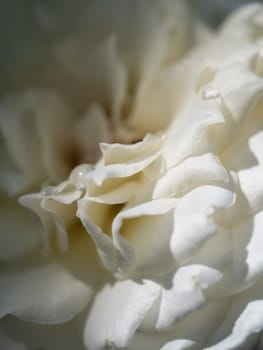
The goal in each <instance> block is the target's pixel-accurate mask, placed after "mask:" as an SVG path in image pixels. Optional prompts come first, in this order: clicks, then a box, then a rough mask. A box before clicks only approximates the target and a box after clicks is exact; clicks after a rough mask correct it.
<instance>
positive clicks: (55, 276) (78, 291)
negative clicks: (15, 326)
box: [0, 262, 92, 324]
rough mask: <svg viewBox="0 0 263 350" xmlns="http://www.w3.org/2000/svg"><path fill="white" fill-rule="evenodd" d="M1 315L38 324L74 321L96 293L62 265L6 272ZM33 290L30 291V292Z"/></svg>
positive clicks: (21, 268) (2, 275) (51, 264)
mask: <svg viewBox="0 0 263 350" xmlns="http://www.w3.org/2000/svg"><path fill="white" fill-rule="evenodd" d="M0 284H1V291H0V294H1V307H0V315H1V317H3V316H4V315H7V314H10V313H11V314H14V315H16V316H18V317H20V318H22V319H25V320H30V321H34V322H37V323H53V324H54V323H61V322H65V321H67V320H70V319H72V318H73V317H74V316H76V315H77V314H78V313H79V312H81V311H82V310H83V309H84V307H85V306H86V305H87V304H88V302H89V300H90V298H91V295H92V291H91V288H90V287H89V286H87V285H85V284H84V283H83V282H81V281H80V280H77V279H76V278H75V277H74V276H73V275H71V274H70V273H69V272H68V271H67V270H65V269H64V268H63V266H61V265H60V264H58V263H55V262H54V263H52V262H50V263H46V264H44V265H40V266H34V267H27V266H24V267H23V266H21V267H17V268H15V269H14V271H12V270H9V269H8V268H7V269H5V270H4V271H3V272H2V274H1V277H0ZM29 286H30V289H29V288H28V287H29Z"/></svg>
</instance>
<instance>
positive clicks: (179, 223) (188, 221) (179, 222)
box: [170, 186, 235, 262]
mask: <svg viewBox="0 0 263 350" xmlns="http://www.w3.org/2000/svg"><path fill="white" fill-rule="evenodd" d="M200 198H202V200H201V201H200ZM234 200H235V196H234V194H233V193H232V192H231V191H229V190H226V189H224V188H222V187H216V186H200V187H197V188H195V189H194V190H192V191H191V192H189V193H188V194H186V195H185V196H184V197H183V198H182V199H181V201H179V203H178V206H177V208H176V209H175V212H174V232H173V235H172V238H171V245H170V247H171V251H172V253H173V255H174V257H175V259H176V260H177V261H180V262H184V261H185V259H188V258H190V257H191V255H192V254H194V253H195V252H196V251H197V249H198V248H200V246H201V245H202V244H203V243H204V242H205V241H206V240H207V239H209V238H210V237H212V235H214V234H216V232H217V231H218V230H219V229H220V227H219V226H218V225H217V224H216V222H215V220H214V217H213V216H214V214H215V213H216V211H217V210H218V211H221V210H224V209H227V208H228V207H230V206H231V205H233V203H234Z"/></svg>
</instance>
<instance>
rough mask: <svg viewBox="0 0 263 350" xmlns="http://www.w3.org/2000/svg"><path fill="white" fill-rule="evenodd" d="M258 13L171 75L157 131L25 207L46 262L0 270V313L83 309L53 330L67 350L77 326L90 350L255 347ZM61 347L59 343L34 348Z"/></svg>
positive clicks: (9, 323)
mask: <svg viewBox="0 0 263 350" xmlns="http://www.w3.org/2000/svg"><path fill="white" fill-rule="evenodd" d="M260 15H261V16H263V10H262V8H261V7H260V6H259V5H255V6H251V7H248V8H246V9H244V10H242V11H240V12H238V13H237V14H236V15H234V17H233V18H232V19H229V20H228V22H227V23H226V25H225V27H223V28H222V29H221V31H220V33H219V34H218V37H217V38H215V39H214V40H213V42H212V43H211V44H208V45H206V46H202V47H200V48H199V49H198V50H197V51H196V52H194V53H193V54H192V55H190V56H189V57H188V58H187V59H186V60H185V61H184V62H182V63H181V64H179V65H178V66H176V67H170V70H169V72H170V73H171V72H173V71H174V75H171V76H170V79H171V81H172V83H169V84H168V86H170V87H173V88H174V91H176V92H178V93H177V95H176V99H175V100H176V105H173V108H172V109H170V110H166V111H165V114H166V115H167V114H169V113H168V111H171V110H173V111H174V113H175V114H174V119H173V121H172V123H171V124H170V125H169V127H168V128H167V130H166V131H165V132H163V133H162V134H156V135H151V134H148V135H147V136H145V137H144V138H143V140H142V141H140V142H138V143H135V144H133V145H122V144H118V143H115V144H105V143H104V144H101V150H102V158H101V160H100V161H99V162H98V163H97V164H96V165H95V166H91V165H85V164H84V165H81V166H78V167H76V168H75V169H73V171H72V172H71V174H70V176H69V178H68V179H67V180H66V181H64V182H62V183H61V184H60V185H58V186H49V187H47V188H44V189H43V191H42V192H40V193H35V194H27V195H24V196H22V197H20V203H21V204H23V205H24V206H26V207H28V208H30V209H31V210H33V211H34V212H35V213H36V214H37V215H38V216H39V218H40V220H41V224H42V226H43V230H42V231H41V232H42V236H41V238H42V242H43V244H44V252H45V254H46V258H43V257H41V256H40V254H39V252H38V251H36V252H35V253H32V254H31V255H28V257H27V258H25V259H24V260H22V261H15V262H10V263H9V264H6V266H5V270H4V273H3V274H2V276H1V279H2V280H1V301H2V307H1V308H0V313H1V315H3V316H4V315H5V314H8V313H11V314H14V315H15V316H17V317H20V318H22V319H26V320H30V321H33V322H37V323H45V324H54V323H62V322H64V321H67V320H68V319H71V318H72V317H74V316H75V315H76V314H78V313H79V312H80V311H81V310H84V312H83V315H82V317H80V318H76V321H75V323H74V322H73V323H71V324H67V325H65V326H64V327H61V328H62V329H61V330H60V328H59V327H58V326H53V327H54V328H53V329H55V327H57V329H58V330H59V331H61V333H60V334H63V335H65V334H66V332H69V334H68V335H69V339H70V341H71V343H69V342H68V343H67V345H66V346H67V348H68V349H73V348H74V349H75V348H77V346H81V345H79V343H80V340H79V339H78V340H76V338H74V336H73V335H72V333H74V327H76V328H77V329H78V331H79V332H80V333H81V324H82V325H83V324H84V322H85V330H84V343H85V346H86V348H87V349H91V350H96V349H111V348H125V347H126V348H129V349H134V350H135V349H151V350H152V349H153V350H154V349H156V350H158V349H162V350H169V349H172V350H174V349H176V350H177V349H182V350H183V349H191V350H193V349H196V350H201V349H207V350H208V349H209V350H225V349H253V348H254V347H257V348H258V349H260V346H261V345H260V333H261V332H262V329H263V277H262V272H263V258H262V254H261V250H262V249H261V246H262V244H263V242H262V237H261V236H262V235H261V227H262V220H263V197H262V195H263V182H262V162H263V151H262V150H263V148H262V146H263V118H262V114H261V113H262V96H263V80H262V78H261V76H262V73H263V65H262V60H263V58H262V48H261V46H262V42H261V38H262V35H263V26H261V25H260V21H259V18H260ZM236 26H237V27H238V29H239V30H236ZM227 28H232V29H233V30H232V31H231V32H232V34H231V35H230V34H229V33H228V32H227ZM240 33H241V34H240ZM179 89H181V91H180V93H179ZM159 97H160V99H161V96H159ZM166 97H167V96H166ZM169 98H170V95H169ZM161 100H162V99H161ZM146 101H147V99H146ZM162 101H163V100H162ZM162 103H163V102H160V105H164V104H162ZM140 113H142V110H140ZM131 115H132V114H131ZM142 115H144V114H142ZM149 115H151V114H149ZM145 119H147V117H145ZM132 120H136V118H135V119H133V118H132ZM153 120H155V119H154V118H153ZM169 120H170V118H168V119H167V120H166V122H165V123H164V124H163V125H159V126H158V127H156V129H157V130H159V129H163V128H165V127H166V126H167V125H168V124H169ZM138 121H139V120H138ZM147 123H149V121H147ZM129 125H130V129H131V130H132V132H134V130H137V135H138V136H140V135H141V134H144V133H145V131H146V130H144V128H145V127H146V125H147V124H145V125H144V124H143V123H142V126H141V128H140V124H139V123H138V127H137V126H136V125H137V124H136V123H135V122H132V123H130V124H129V123H128V124H127V125H126V126H125V128H128V126H129ZM152 125H153V128H155V126H154V125H156V124H154V123H153V124H152ZM135 126H136V127H135ZM130 129H129V128H128V130H130ZM149 129H151V127H149ZM139 130H140V131H139ZM157 130H150V131H152V132H153V131H157ZM122 135H125V134H124V133H123V131H122ZM123 137H124V136H123ZM132 139H133V138H132ZM92 241H93V242H92ZM94 247H96V251H95V249H94ZM96 252H97V255H96ZM97 258H98V259H100V261H101V262H102V265H100V264H99V263H98V261H97ZM18 262H19V264H18ZM107 270H108V272H107ZM2 286H3V287H2ZM28 286H30V293H29V287H28ZM95 293H96V296H95V298H94V299H92V296H93V295H94V294H95ZM88 303H90V306H89V309H88V310H85V309H84V308H85V306H86V305H87V304H88ZM3 327H4V331H6V332H7V335H6V334H5V335H4V336H3V340H4V341H6V342H8V341H11V340H5V339H4V337H8V336H10V337H11V338H12V336H13V339H15V340H13V342H17V340H18V339H19V332H21V333H22V334H23V336H21V335H20V339H21V338H22V339H26V338H27V337H28V338H29V339H30V340H29V341H28V342H29V344H30V346H31V347H36V346H39V345H40V343H39V342H37V341H36V340H35V339H32V338H34V336H33V337H32V333H33V334H36V335H37V336H39V335H40V334H41V332H46V333H45V334H48V331H47V330H45V331H43V329H42V330H41V329H40V328H39V326H36V327H35V328H34V326H28V325H26V324H23V323H22V322H20V321H18V320H17V319H14V318H12V317H9V318H8V317H7V318H6V319H5V320H4V322H3ZM67 327H68V328H67ZM51 328H52V327H51ZM68 329H69V331H68ZM8 332H9V334H8ZM54 332H55V330H54ZM29 333H31V334H29ZM14 335H16V336H14ZM78 336H79V337H81V335H80V334H78V333H77V331H76V332H75V337H78ZM36 344H37V345H36ZM61 344H63V341H61V340H59V339H58V337H55V338H54V339H53V338H52V339H51V344H50V342H48V340H45V341H44V340H42V343H41V345H42V346H47V347H48V348H50V349H52V348H54V349H55V348H56V349H58V348H59V347H63V345H61ZM64 344H65V343H64ZM11 346H17V347H18V346H20V348H21V346H22V345H21V344H18V343H11ZM64 348H65V345H64ZM18 349H19V348H18Z"/></svg>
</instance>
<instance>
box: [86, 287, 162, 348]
mask: <svg viewBox="0 0 263 350" xmlns="http://www.w3.org/2000/svg"><path fill="white" fill-rule="evenodd" d="M159 293H160V288H159V287H158V285H156V284H154V283H153V282H150V281H147V280H145V281H141V282H139V283H137V282H134V281H132V280H128V281H123V282H116V283H115V284H114V285H113V286H110V285H108V286H105V287H104V289H103V290H102V291H101V292H100V293H99V294H98V295H97V297H96V300H95V302H94V305H93V307H92V309H91V312H90V314H89V317H88V320H87V323H86V327H85V344H86V346H87V348H88V349H92V350H97V349H103V348H104V347H106V346H116V347H125V346H127V345H128V344H129V342H130V340H131V338H132V336H133V334H134V332H135V331H136V329H137V328H138V327H139V325H140V322H141V321H142V319H143V318H144V316H145V315H146V313H147V311H148V309H149V308H150V307H151V305H152V304H153V302H154V301H155V300H156V298H157V297H158V295H159Z"/></svg>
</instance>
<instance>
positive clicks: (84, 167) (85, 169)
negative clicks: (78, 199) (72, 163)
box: [70, 164, 93, 188]
mask: <svg viewBox="0 0 263 350" xmlns="http://www.w3.org/2000/svg"><path fill="white" fill-rule="evenodd" d="M91 170H93V166H91V165H89V164H81V165H79V166H77V167H76V168H74V169H73V170H72V172H71V174H70V181H72V182H73V183H74V184H75V186H77V187H78V188H81V187H83V186H84V184H83V180H84V178H85V175H87V174H88V173H89V172H90V171H91Z"/></svg>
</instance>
